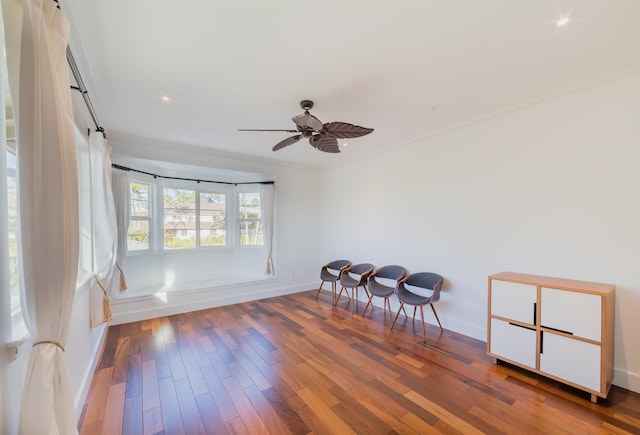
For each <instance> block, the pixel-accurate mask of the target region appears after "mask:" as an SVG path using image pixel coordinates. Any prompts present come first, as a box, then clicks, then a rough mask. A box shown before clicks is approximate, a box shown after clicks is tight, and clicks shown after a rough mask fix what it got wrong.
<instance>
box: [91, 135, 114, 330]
mask: <svg viewBox="0 0 640 435" xmlns="http://www.w3.org/2000/svg"><path fill="white" fill-rule="evenodd" d="M89 156H90V160H91V211H92V216H93V240H94V249H93V253H94V255H93V258H94V266H93V270H94V275H93V277H94V282H93V286H92V287H91V298H90V305H91V310H90V311H91V326H92V327H95V326H98V325H101V324H103V323H105V322H108V321H109V320H111V319H113V316H112V314H111V305H110V302H109V294H108V293H109V291H110V289H111V277H112V276H113V270H114V268H115V264H116V249H117V246H118V226H117V223H116V210H115V205H114V202H113V192H112V190H111V157H110V156H111V147H110V146H109V144H108V143H107V141H106V140H105V139H104V136H103V135H102V133H100V132H94V133H91V135H90V136H89ZM107 289H109V290H107Z"/></svg>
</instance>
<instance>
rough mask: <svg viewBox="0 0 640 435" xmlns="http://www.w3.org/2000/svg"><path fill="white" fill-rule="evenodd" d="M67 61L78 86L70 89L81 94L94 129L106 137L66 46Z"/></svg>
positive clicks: (69, 50) (71, 54)
mask: <svg viewBox="0 0 640 435" xmlns="http://www.w3.org/2000/svg"><path fill="white" fill-rule="evenodd" d="M67 62H68V63H69V68H71V73H72V74H73V78H74V79H75V80H76V83H77V84H78V86H77V87H76V86H71V88H72V89H75V90H77V91H79V92H80V93H81V94H82V98H83V99H84V104H85V105H86V106H87V110H88V111H89V115H91V119H92V120H93V123H94V124H95V126H96V131H99V132H100V133H102V136H104V137H105V138H106V137H107V136H106V135H105V133H104V128H102V127H101V126H100V122H99V121H98V115H96V111H95V110H94V108H93V104H91V99H90V98H89V92H87V88H86V86H85V85H84V81H83V80H82V76H81V75H80V70H78V65H77V64H76V60H75V58H74V57H73V53H72V52H71V48H69V46H67Z"/></svg>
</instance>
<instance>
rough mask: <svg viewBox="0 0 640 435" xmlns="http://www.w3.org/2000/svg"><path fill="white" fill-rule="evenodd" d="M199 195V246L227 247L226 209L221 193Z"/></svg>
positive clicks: (202, 193) (224, 196)
mask: <svg viewBox="0 0 640 435" xmlns="http://www.w3.org/2000/svg"><path fill="white" fill-rule="evenodd" d="M199 194H200V210H199V211H200V214H199V217H200V219H199V220H198V221H199V230H200V246H226V245H227V207H226V201H225V199H226V195H225V194H223V193H206V192H199Z"/></svg>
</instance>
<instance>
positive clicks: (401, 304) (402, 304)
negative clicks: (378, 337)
mask: <svg viewBox="0 0 640 435" xmlns="http://www.w3.org/2000/svg"><path fill="white" fill-rule="evenodd" d="M403 309H404V302H400V308H398V314H396V318H395V319H393V323H392V324H391V329H393V326H394V325H395V324H396V320H398V316H399V315H400V311H402V310H403ZM404 313H405V315H406V314H407V312H406V311H405V312H404Z"/></svg>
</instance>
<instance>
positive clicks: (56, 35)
mask: <svg viewBox="0 0 640 435" xmlns="http://www.w3.org/2000/svg"><path fill="white" fill-rule="evenodd" d="M2 7H3V21H4V24H5V25H6V24H8V23H10V25H9V26H7V28H6V29H5V30H6V31H7V38H6V39H7V59H8V62H15V60H17V59H19V61H20V63H19V65H18V66H17V68H16V65H15V64H12V65H9V82H10V86H11V90H12V97H13V103H14V109H17V110H16V112H15V113H16V124H17V134H16V136H17V155H18V186H19V197H20V200H19V208H20V209H19V226H20V238H21V249H22V267H23V275H24V288H23V294H22V312H23V314H24V316H25V320H26V323H27V327H28V330H29V333H30V335H31V337H32V338H33V347H32V349H31V352H30V355H29V361H28V363H27V368H26V373H25V381H24V382H25V384H24V389H23V394H22V403H21V409H20V418H19V423H18V424H19V427H18V432H19V433H21V434H29V435H40V434H64V435H67V434H77V433H78V431H77V428H76V421H75V413H74V402H73V394H72V391H71V384H70V382H69V373H68V368H67V360H66V356H65V353H64V347H65V345H66V343H67V337H68V331H69V321H70V316H71V311H72V307H73V300H74V296H75V287H76V275H77V272H78V220H79V218H78V180H77V171H76V152H75V134H74V124H73V113H72V108H71V95H70V81H69V73H68V66H67V62H66V48H67V41H68V37H69V22H68V21H67V19H66V17H65V16H64V14H63V13H62V12H61V11H60V10H59V9H56V3H54V2H52V1H51V0H22V1H20V2H19V1H16V0H3V3H2ZM18 23H19V24H20V26H19V25H18ZM19 27H21V29H20V28H19ZM16 30H18V31H20V33H19V34H18V35H16V34H14V33H12V32H15V31H16ZM17 51H18V52H17Z"/></svg>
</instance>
